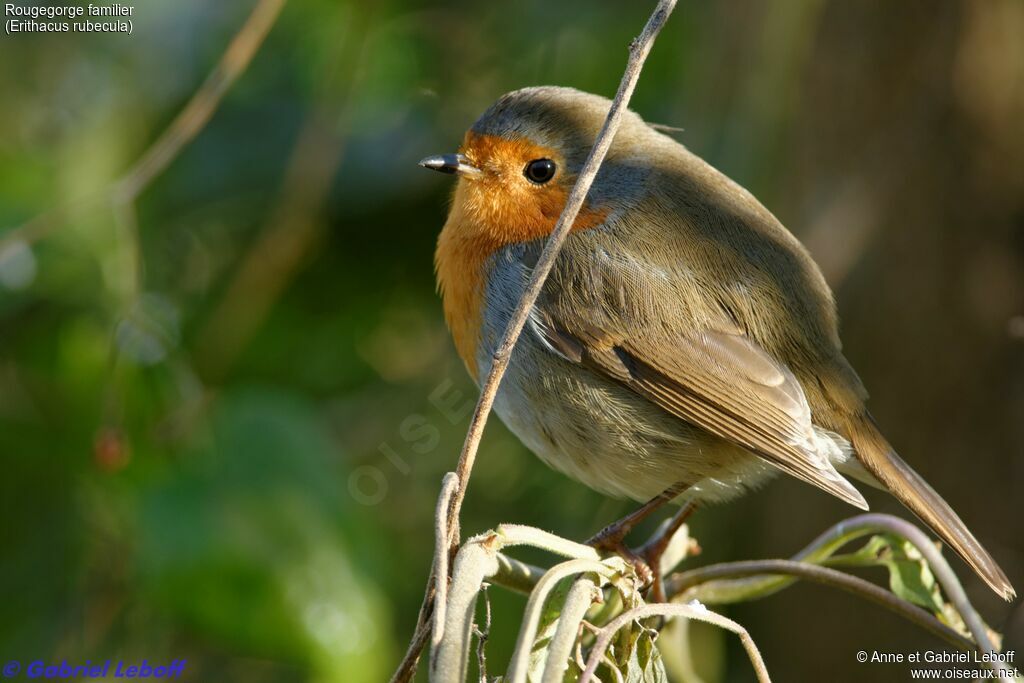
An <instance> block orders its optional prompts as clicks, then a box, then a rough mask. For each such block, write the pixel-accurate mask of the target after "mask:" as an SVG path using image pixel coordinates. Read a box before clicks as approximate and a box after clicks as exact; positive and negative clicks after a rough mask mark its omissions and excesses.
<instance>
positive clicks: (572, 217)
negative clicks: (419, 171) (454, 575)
mask: <svg viewBox="0 0 1024 683" xmlns="http://www.w3.org/2000/svg"><path fill="white" fill-rule="evenodd" d="M675 5H676V0H659V2H658V5H657V7H655V9H654V13H653V14H652V15H651V17H650V19H648V20H647V24H646V25H645V26H644V29H643V32H642V33H641V34H640V36H639V37H638V38H636V39H635V40H633V42H632V43H631V44H630V46H629V60H628V62H627V63H626V70H625V73H624V74H623V76H622V81H621V82H620V83H619V89H618V91H617V92H616V93H615V99H614V100H613V101H612V105H611V107H610V108H609V110H608V116H607V118H606V119H605V122H604V125H603V126H602V128H601V131H600V132H599V133H598V135H597V139H596V140H595V141H594V146H593V148H592V149H591V150H590V154H589V156H588V157H587V160H586V162H585V163H584V164H583V168H582V170H581V171H580V174H579V177H578V178H577V179H576V184H575V185H574V186H573V188H572V191H571V192H570V193H569V197H568V199H566V202H565V207H564V208H563V209H562V214H561V215H560V216H559V218H558V222H557V223H556V224H555V228H554V230H553V231H552V233H551V236H550V237H549V238H548V241H547V243H546V244H545V245H544V251H543V252H542V253H541V255H540V258H539V260H538V261H537V265H536V266H535V267H534V269H533V275H532V276H531V278H530V282H529V283H528V284H527V286H526V290H525V291H524V292H523V296H522V298H521V299H520V301H519V304H518V305H517V306H516V309H515V311H513V313H512V316H511V318H510V319H509V322H508V325H506V327H505V332H504V334H503V335H502V339H501V343H500V344H499V345H498V349H497V350H496V351H495V353H494V356H493V359H492V363H491V369H490V372H489V373H488V375H487V379H486V381H485V382H484V385H483V388H482V389H481V391H480V398H479V399H478V401H477V405H476V410H475V411H474V413H473V418H472V421H471V422H470V426H469V430H468V432H467V433H466V440H465V442H464V443H463V446H462V451H461V453H460V454H459V462H458V466H457V467H456V470H455V472H456V475H457V476H458V478H459V487H458V490H457V491H456V494H455V496H454V497H453V498H452V504H451V508H450V509H449V511H448V524H447V526H448V530H449V545H451V546H452V547H455V546H456V545H458V539H459V537H460V528H459V511H460V510H461V509H462V501H463V500H464V499H465V495H466V486H467V484H468V483H469V476H470V473H471V472H472V470H473V463H474V461H475V459H476V454H477V450H478V448H479V446H480V438H481V437H482V436H483V431H484V426H485V425H486V424H487V417H488V415H489V414H490V412H491V407H492V406H493V405H494V398H495V395H496V394H497V391H498V385H499V383H500V382H501V378H502V376H503V375H504V374H505V369H506V368H507V367H508V362H509V359H510V358H511V355H512V348H513V347H514V346H515V343H516V340H517V339H518V338H519V334H520V333H521V332H522V330H523V326H524V325H525V324H526V319H527V317H528V316H529V312H530V310H531V309H532V308H533V305H534V303H536V301H537V297H538V296H539V295H540V291H541V288H542V287H543V286H544V281H545V280H546V279H547V277H548V273H550V271H551V267H552V266H553V265H554V262H555V258H556V257H557V256H558V252H559V251H560V250H561V248H562V244H563V243H564V242H565V239H566V237H567V236H568V234H569V229H570V228H571V227H572V225H573V223H575V221H576V216H577V215H579V212H580V209H581V208H582V207H583V201H584V199H586V196H587V192H589V191H590V186H591V185H592V184H593V182H594V178H595V177H596V176H597V172H598V170H599V169H600V167H601V163H602V162H603V161H604V157H605V155H606V154H607V153H608V149H609V148H610V147H611V143H612V140H613V139H614V137H615V133H616V132H617V131H618V128H619V125H620V123H621V121H622V116H623V113H624V112H625V110H626V106H627V105H628V104H629V99H630V97H632V95H633V90H634V89H635V88H636V84H637V81H638V80H639V78H640V72H641V71H642V70H643V65H644V62H645V61H646V59H647V55H648V54H649V53H650V51H651V47H652V46H653V45H654V40H655V38H656V37H657V35H658V33H659V32H660V31H661V28H662V26H664V25H665V22H666V21H667V20H668V17H669V15H670V14H671V13H672V10H673V9H675ZM429 602H430V601H429V600H425V601H424V604H423V607H422V608H421V610H420V617H419V619H418V621H419V622H420V623H422V622H423V621H424V612H426V611H429V609H430V604H429ZM420 647H422V645H421V646H420ZM410 650H411V648H410ZM415 656H416V657H418V652H417V654H416V655H415ZM408 658H409V655H408V654H407V655H406V659H405V660H403V663H402V666H404V665H405V663H406V661H407V660H408ZM400 668H401V667H400ZM403 680H408V679H407V678H405V679H403V678H399V677H398V675H397V672H396V675H395V676H393V677H392V681H393V682H395V683H399V682H401V681H403Z"/></svg>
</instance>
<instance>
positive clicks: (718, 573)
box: [669, 560, 976, 650]
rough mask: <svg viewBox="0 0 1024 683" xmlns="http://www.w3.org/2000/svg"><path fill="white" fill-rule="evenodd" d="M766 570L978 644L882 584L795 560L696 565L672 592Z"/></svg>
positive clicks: (692, 591) (956, 641) (962, 644)
mask: <svg viewBox="0 0 1024 683" xmlns="http://www.w3.org/2000/svg"><path fill="white" fill-rule="evenodd" d="M765 574H782V575H786V576H796V577H799V578H801V579H807V580H808V581H813V582H814V583H820V584H822V585H825V586H832V587H834V588H839V589H841V590H844V591H846V592H848V593H852V594H853V595H857V596H859V597H862V598H865V599H867V600H870V601H871V602H874V603H877V604H879V605H881V606H882V607H885V608H886V609H888V610H890V611H892V612H894V613H896V614H898V615H899V616H901V617H903V618H904V619H907V620H908V621H911V622H913V623H915V624H917V625H918V626H920V627H921V628H923V629H925V630H926V631H930V632H931V633H933V634H934V635H936V636H938V637H939V638H942V639H943V640H945V641H946V642H948V643H950V644H952V645H955V646H956V647H958V648H960V649H961V650H973V649H975V647H976V646H975V644H974V643H972V642H971V641H970V640H968V639H967V638H965V637H964V636H962V635H960V633H958V632H957V631H956V630H955V629H952V628H950V627H949V626H947V625H946V624H943V623H942V622H941V621H939V620H938V619H936V618H935V616H934V615H933V614H931V613H930V612H928V611H927V610H924V609H922V608H920V607H917V606H916V605H912V604H911V603H909V602H907V601H906V600H901V599H900V598H898V597H896V596H895V595H893V594H892V593H890V592H889V591H887V590H885V589H884V588H882V587H881V586H876V585H875V584H873V583H871V582H870V581H866V580H864V579H862V578H860V577H859V576H853V575H851V574H847V573H845V572H841V571H838V570H836V569H832V568H830V567H822V566H819V565H816V564H809V563H806V562H797V561H795V560H751V561H746V562H723V563H721V564H713V565H709V566H707V567H700V568H698V569H692V570H690V571H687V572H683V573H681V574H677V575H675V576H673V577H672V578H671V579H669V583H670V585H671V592H672V593H675V594H679V595H680V599H682V600H684V601H685V600H686V599H687V598H688V597H690V596H697V595H699V593H697V592H696V591H698V590H699V588H700V585H701V584H703V583H705V582H707V581H712V580H716V579H741V578H746V577H750V576H761V575H765Z"/></svg>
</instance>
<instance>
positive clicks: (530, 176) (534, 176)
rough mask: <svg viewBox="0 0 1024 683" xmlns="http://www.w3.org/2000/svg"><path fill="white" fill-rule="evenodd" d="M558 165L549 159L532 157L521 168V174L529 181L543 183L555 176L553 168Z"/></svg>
mask: <svg viewBox="0 0 1024 683" xmlns="http://www.w3.org/2000/svg"><path fill="white" fill-rule="evenodd" d="M557 168H558V167H557V166H556V165H555V162H553V161H551V159H534V160H533V161H531V162H530V163H528V164H527V165H526V168H525V169H523V175H525V176H526V179H527V180H529V181H530V182H531V183H536V184H538V185H543V184H544V183H546V182H547V181H549V180H551V179H552V178H554V177H555V170H556V169H557Z"/></svg>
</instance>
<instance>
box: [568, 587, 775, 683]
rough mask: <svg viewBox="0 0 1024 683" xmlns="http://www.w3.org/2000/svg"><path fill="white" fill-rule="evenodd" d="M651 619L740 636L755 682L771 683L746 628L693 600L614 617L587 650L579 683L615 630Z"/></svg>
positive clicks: (592, 671) (584, 680)
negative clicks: (709, 626) (715, 628)
mask: <svg viewBox="0 0 1024 683" xmlns="http://www.w3.org/2000/svg"><path fill="white" fill-rule="evenodd" d="M654 616H662V617H683V618H686V619H696V620H697V621H703V622H705V623H708V624H712V625H714V626H718V627H719V628H723V629H725V630H727V631H732V632H733V633H735V634H736V635H738V636H739V637H740V641H741V642H742V643H743V647H744V649H746V651H747V656H748V657H749V658H750V663H751V664H752V665H753V666H754V672H755V673H756V674H757V680H758V681H759V683H771V679H770V678H769V677H768V670H767V669H766V668H765V665H764V660H763V659H762V658H761V652H760V651H759V650H758V649H757V644H756V643H754V639H753V638H751V637H750V634H749V633H747V629H745V628H743V627H742V626H740V625H739V624H737V623H736V622H735V621H733V620H732V619H727V618H726V617H723V616H722V615H721V614H716V613H715V612H712V611H711V610H709V609H708V608H707V607H704V605H701V604H700V603H697V602H696V601H695V603H694V604H689V605H673V604H669V603H658V604H654V605H643V606H641V607H637V608H636V609H632V610H630V611H628V612H625V613H623V614H621V615H619V616H618V617H616V618H615V619H614V620H613V621H612V622H611V623H610V624H608V625H607V626H605V627H604V628H602V629H601V631H600V635H598V638H597V642H596V643H594V647H593V648H592V649H591V650H590V656H589V658H588V659H587V668H586V669H584V670H583V675H581V676H580V680H579V683H588V682H589V681H590V680H591V679H592V678H593V677H594V674H595V673H596V671H597V667H598V665H600V663H601V659H602V657H603V656H604V654H605V652H606V651H607V650H608V645H609V644H611V641H612V638H614V637H615V634H616V633H617V632H618V631H619V629H621V628H622V627H623V626H625V625H626V624H628V623H630V622H632V621H636V620H639V619H646V618H648V617H654ZM613 670H614V669H613Z"/></svg>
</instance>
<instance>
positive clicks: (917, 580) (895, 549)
mask: <svg viewBox="0 0 1024 683" xmlns="http://www.w3.org/2000/svg"><path fill="white" fill-rule="evenodd" d="M828 564H830V565H844V566H880V567H885V568H886V569H887V570H888V572H889V589H890V590H891V591H892V592H893V594H894V595H896V596H897V597H899V598H902V599H903V600H906V601H907V602H910V603H913V604H915V605H918V606H919V607H923V608H925V609H926V610H928V611H930V612H932V613H933V614H934V615H935V616H936V617H937V618H938V619H939V620H940V621H942V622H943V623H945V624H946V625H947V626H949V627H950V628H953V629H955V630H957V631H958V632H960V633H962V634H964V635H965V636H967V637H970V632H969V631H968V630H967V626H966V625H965V624H964V622H963V619H962V618H961V617H960V614H959V613H958V612H957V611H956V608H954V607H953V606H952V605H951V604H949V603H948V602H947V601H946V599H945V597H944V596H943V594H942V588H941V586H940V585H939V583H938V581H936V580H935V575H934V574H933V573H932V570H931V567H929V566H928V562H927V561H926V560H925V558H924V556H923V555H921V553H920V551H918V549H917V548H916V547H914V545H913V544H912V543H910V542H909V541H907V540H905V539H903V538H900V537H898V536H894V535H891V534H879V535H877V536H872V537H871V539H870V540H868V542H867V543H866V544H865V545H864V546H863V547H862V548H861V549H860V550H858V551H856V552H854V553H850V554H848V555H839V556H836V557H834V558H832V560H830V561H829V562H828Z"/></svg>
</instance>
